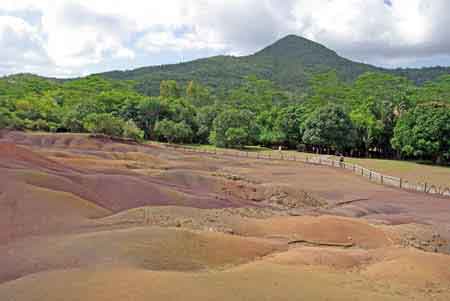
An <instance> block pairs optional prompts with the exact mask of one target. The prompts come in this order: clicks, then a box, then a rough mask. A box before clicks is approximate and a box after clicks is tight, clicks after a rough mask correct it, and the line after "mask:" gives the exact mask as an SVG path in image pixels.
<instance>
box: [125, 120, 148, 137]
mask: <svg viewBox="0 0 450 301" xmlns="http://www.w3.org/2000/svg"><path fill="white" fill-rule="evenodd" d="M123 136H124V137H125V138H130V139H133V140H136V141H142V140H143V139H144V131H143V130H141V129H140V128H138V127H137V125H136V123H134V121H133V120H128V121H127V122H125V124H124V125H123Z"/></svg>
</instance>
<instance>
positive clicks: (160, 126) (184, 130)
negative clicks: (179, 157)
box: [155, 119, 192, 143]
mask: <svg viewBox="0 0 450 301" xmlns="http://www.w3.org/2000/svg"><path fill="white" fill-rule="evenodd" d="M155 132H156V135H157V136H159V137H160V138H162V139H164V140H165V141H167V142H169V143H174V142H175V143H189V142H191V140H192V129H191V128H190V127H189V125H188V124H186V123H185V122H184V121H182V122H175V121H172V120H167V119H164V120H162V121H158V122H157V123H156V126H155Z"/></svg>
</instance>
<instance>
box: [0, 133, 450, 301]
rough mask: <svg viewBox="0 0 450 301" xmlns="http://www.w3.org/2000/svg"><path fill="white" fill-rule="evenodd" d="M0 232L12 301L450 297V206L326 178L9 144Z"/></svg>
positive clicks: (321, 171) (96, 147) (347, 176)
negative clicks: (343, 202)
mask: <svg viewBox="0 0 450 301" xmlns="http://www.w3.org/2000/svg"><path fill="white" fill-rule="evenodd" d="M353 199H361V200H360V201H357V202H354V203H351V204H345V205H339V204H338V203H339V202H342V201H348V200H353ZM412 222H414V224H410V223H412ZM424 223H426V224H427V225H424ZM394 225H395V226H394ZM0 229H1V231H0V300H2V301H3V300H8V301H9V300H14V301H16V300H19V301H21V300H27V301H28V300H180V299H181V300H449V299H450V269H449V268H448V267H449V266H450V256H448V255H445V254H444V253H449V252H450V244H449V243H448V240H447V238H450V202H448V200H446V199H442V198H437V197H432V196H425V195H422V194H417V193H409V192H405V191H401V190H396V189H392V188H386V187H383V186H379V185H376V184H373V183H369V182H366V181H365V180H364V179H362V178H359V177H357V176H355V175H353V174H351V173H347V172H345V171H341V170H335V169H331V168H325V167H317V166H311V165H304V164H292V163H286V162H284V163H283V162H262V161H256V160H244V159H233V158H229V157H217V156H207V157H201V156H198V155H195V154H184V153H181V152H177V151H173V150H167V149H165V148H162V147H159V146H137V145H126V144H118V143H114V142H111V141H107V140H96V139H90V138H88V137H87V136H85V135H74V134H61V135H52V134H25V133H10V134H7V135H6V136H5V138H4V139H3V140H2V141H0ZM294 241H297V242H298V243H292V242H294ZM290 243H292V244H290ZM330 245H333V246H330ZM406 246H414V248H411V247H406ZM419 249H424V250H428V251H438V252H440V253H433V252H423V251H421V250H419Z"/></svg>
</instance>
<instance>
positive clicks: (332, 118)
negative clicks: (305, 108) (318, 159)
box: [303, 104, 355, 152]
mask: <svg viewBox="0 0 450 301" xmlns="http://www.w3.org/2000/svg"><path fill="white" fill-rule="evenodd" d="M354 136H355V135H354V128H353V125H352V122H351V120H350V117H349V116H348V114H347V113H346V112H345V110H344V109H343V108H342V107H341V106H338V105H333V104H330V105H328V106H326V107H323V108H319V109H317V110H316V111H315V112H314V113H313V114H312V115H311V116H310V117H309V118H308V120H307V121H306V124H305V132H304V134H303V141H304V142H305V143H306V144H310V145H313V146H317V147H319V149H320V150H321V151H323V150H325V149H327V150H328V151H338V152H344V151H346V150H348V149H349V148H350V147H352V146H353V145H354Z"/></svg>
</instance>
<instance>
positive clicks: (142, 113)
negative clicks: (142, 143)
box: [134, 97, 168, 138]
mask: <svg viewBox="0 0 450 301" xmlns="http://www.w3.org/2000/svg"><path fill="white" fill-rule="evenodd" d="M136 111H137V112H136V117H135V119H134V121H135V122H136V125H137V126H138V127H139V128H141V129H142V130H143V131H144V134H145V137H146V138H156V136H155V135H153V132H154V129H155V125H156V123H157V122H158V121H159V120H162V119H164V117H165V116H166V115H167V114H168V113H167V112H168V108H167V105H166V104H165V103H163V102H161V100H160V99H159V98H158V97H149V98H144V99H142V101H141V102H140V103H139V104H138V106H137V108H136Z"/></svg>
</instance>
